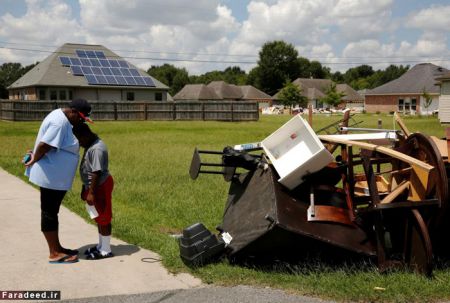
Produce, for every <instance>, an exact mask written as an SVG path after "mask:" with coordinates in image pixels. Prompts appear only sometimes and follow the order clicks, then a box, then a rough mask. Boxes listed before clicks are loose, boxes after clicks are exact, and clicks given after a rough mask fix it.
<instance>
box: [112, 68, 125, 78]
mask: <svg viewBox="0 0 450 303" xmlns="http://www.w3.org/2000/svg"><path fill="white" fill-rule="evenodd" d="M111 72H112V73H113V75H115V76H122V73H121V72H120V69H119V68H116V67H111Z"/></svg>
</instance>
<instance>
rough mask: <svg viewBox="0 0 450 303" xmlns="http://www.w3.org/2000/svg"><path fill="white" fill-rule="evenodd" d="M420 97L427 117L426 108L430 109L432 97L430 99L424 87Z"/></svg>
mask: <svg viewBox="0 0 450 303" xmlns="http://www.w3.org/2000/svg"><path fill="white" fill-rule="evenodd" d="M422 97H423V100H424V103H423V107H425V109H426V111H427V116H428V108H429V107H430V105H431V103H432V102H433V97H431V95H430V94H429V93H428V92H427V91H426V89H425V87H424V88H423V90H422Z"/></svg>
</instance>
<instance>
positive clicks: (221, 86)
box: [207, 81, 242, 100]
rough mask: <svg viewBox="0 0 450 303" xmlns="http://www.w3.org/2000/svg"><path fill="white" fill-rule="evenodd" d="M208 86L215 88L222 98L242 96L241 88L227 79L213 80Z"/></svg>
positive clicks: (239, 97) (238, 97) (233, 98)
mask: <svg viewBox="0 0 450 303" xmlns="http://www.w3.org/2000/svg"><path fill="white" fill-rule="evenodd" d="M207 86H208V87H209V88H211V89H213V90H214V92H215V93H216V94H217V96H219V98H220V99H225V100H226V99H231V100H236V99H241V98H242V91H241V89H240V88H239V87H238V86H236V85H234V84H228V83H226V82H225V81H212V82H211V83H209V84H208V85H207Z"/></svg>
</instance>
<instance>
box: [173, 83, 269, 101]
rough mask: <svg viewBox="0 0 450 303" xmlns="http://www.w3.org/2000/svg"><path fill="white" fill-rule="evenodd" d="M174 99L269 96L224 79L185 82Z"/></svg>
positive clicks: (229, 98) (255, 97)
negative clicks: (208, 81)
mask: <svg viewBox="0 0 450 303" xmlns="http://www.w3.org/2000/svg"><path fill="white" fill-rule="evenodd" d="M173 99H174V100H270V99H271V97H270V96H269V95H268V94H266V93H264V92H262V91H260V90H259V89H257V88H255V87H253V86H251V85H242V86H237V85H234V84H228V83H226V82H224V81H213V82H211V83H209V84H208V85H205V84H186V85H185V86H184V87H183V89H182V90H180V91H179V92H178V93H177V94H176V95H175V96H173Z"/></svg>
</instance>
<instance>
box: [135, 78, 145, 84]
mask: <svg viewBox="0 0 450 303" xmlns="http://www.w3.org/2000/svg"><path fill="white" fill-rule="evenodd" d="M134 80H136V83H137V84H138V85H142V86H145V81H144V79H143V77H134Z"/></svg>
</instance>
